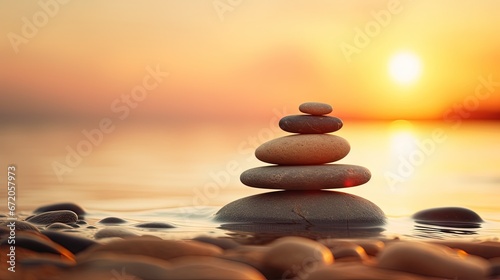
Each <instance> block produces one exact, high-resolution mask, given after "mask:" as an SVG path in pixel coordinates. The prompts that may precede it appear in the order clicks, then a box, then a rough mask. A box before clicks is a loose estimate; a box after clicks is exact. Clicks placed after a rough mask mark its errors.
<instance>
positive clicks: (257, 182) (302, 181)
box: [240, 164, 371, 190]
mask: <svg viewBox="0 0 500 280" xmlns="http://www.w3.org/2000/svg"><path fill="white" fill-rule="evenodd" d="M370 178H371V173H370V171H369V170H368V169H367V168H365V167H362V166H358V165H351V164H322V165H298V166H297V165H294V166H279V165H278V166H262V167H256V168H252V169H248V170H246V171H244V172H243V173H242V174H241V175H240V181H241V182H242V183H243V184H245V185H247V186H250V187H254V188H264V189H283V190H321V189H335V188H348V187H354V186H358V185H362V184H364V183H366V182H368V181H369V180H370Z"/></svg>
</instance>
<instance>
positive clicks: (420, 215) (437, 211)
mask: <svg viewBox="0 0 500 280" xmlns="http://www.w3.org/2000/svg"><path fill="white" fill-rule="evenodd" d="M412 218H413V219H414V220H415V221H416V222H418V223H421V224H428V225H436V226H445V227H457V228H478V227H480V226H481V223H482V222H483V219H481V217H480V216H479V215H478V214H477V213H476V212H474V211H472V210H470V209H467V208H462V207H439V208H431V209H426V210H422V211H419V212H417V213H415V214H413V216H412Z"/></svg>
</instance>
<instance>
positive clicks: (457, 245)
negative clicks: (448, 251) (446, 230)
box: [431, 240, 500, 259]
mask: <svg viewBox="0 0 500 280" xmlns="http://www.w3.org/2000/svg"><path fill="white" fill-rule="evenodd" d="M431 243H435V244H440V245H444V246H448V247H450V248H453V249H459V250H463V251H465V252H467V253H468V254H471V255H475V256H479V257H482V258H485V259H492V258H500V242H494V241H484V242H473V241H469V242H468V241H452V240H449V241H446V240H442V241H431Z"/></svg>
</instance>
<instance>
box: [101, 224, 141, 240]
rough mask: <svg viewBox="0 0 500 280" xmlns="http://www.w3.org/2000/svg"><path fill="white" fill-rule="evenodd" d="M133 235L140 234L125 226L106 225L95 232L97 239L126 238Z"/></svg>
mask: <svg viewBox="0 0 500 280" xmlns="http://www.w3.org/2000/svg"><path fill="white" fill-rule="evenodd" d="M131 236H138V234H137V233H135V232H133V231H131V230H128V229H126V228H124V227H106V228H103V229H100V230H98V231H97V232H96V233H95V234H94V238H95V239H102V238H108V237H120V238H126V237H131Z"/></svg>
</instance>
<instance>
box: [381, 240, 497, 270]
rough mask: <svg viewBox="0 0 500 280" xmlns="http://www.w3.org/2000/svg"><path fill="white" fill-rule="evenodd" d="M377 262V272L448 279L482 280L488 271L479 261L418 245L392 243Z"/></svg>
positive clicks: (445, 250)
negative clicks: (387, 270) (405, 273)
mask: <svg viewBox="0 0 500 280" xmlns="http://www.w3.org/2000/svg"><path fill="white" fill-rule="evenodd" d="M377 260H378V267H380V268H384V269H393V270H398V271H405V272H409V273H415V274H420V275H424V276H432V277H442V278H449V279H484V278H485V277H486V276H487V275H488V269H489V263H488V261H486V260H485V259H483V258H480V257H476V256H471V255H468V254H467V253H465V252H463V251H458V252H457V251H456V250H452V249H450V248H448V247H446V246H441V245H436V244H430V243H422V242H406V241H396V242H392V243H390V244H388V245H387V246H386V248H385V249H384V250H383V251H382V252H381V253H380V255H379V256H378V258H377Z"/></svg>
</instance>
